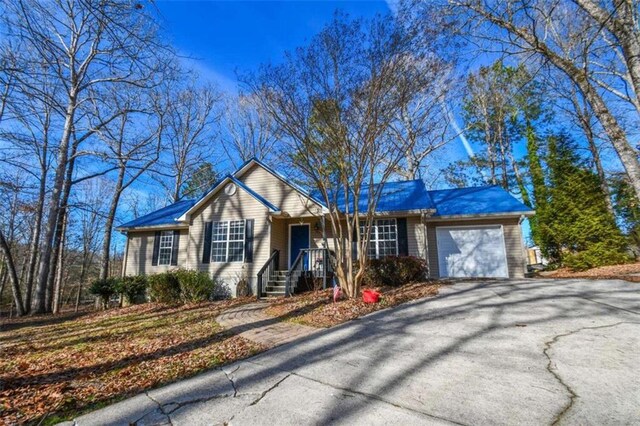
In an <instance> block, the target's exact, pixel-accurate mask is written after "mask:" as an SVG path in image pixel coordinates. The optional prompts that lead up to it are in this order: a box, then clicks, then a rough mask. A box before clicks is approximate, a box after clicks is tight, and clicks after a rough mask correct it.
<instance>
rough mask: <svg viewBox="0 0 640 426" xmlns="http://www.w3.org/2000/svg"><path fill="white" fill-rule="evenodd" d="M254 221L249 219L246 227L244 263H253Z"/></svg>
mask: <svg viewBox="0 0 640 426" xmlns="http://www.w3.org/2000/svg"><path fill="white" fill-rule="evenodd" d="M254 222H255V220H254V219H247V221H246V222H245V225H244V263H253V223H254Z"/></svg>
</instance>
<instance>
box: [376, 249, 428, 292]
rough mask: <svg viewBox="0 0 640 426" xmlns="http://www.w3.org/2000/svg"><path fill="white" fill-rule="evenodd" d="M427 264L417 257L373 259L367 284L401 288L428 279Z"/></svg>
mask: <svg viewBox="0 0 640 426" xmlns="http://www.w3.org/2000/svg"><path fill="white" fill-rule="evenodd" d="M427 272H428V269H427V262H426V261H425V260H424V259H420V258H418V257H415V256H387V257H383V258H382V259H371V260H370V261H369V264H368V266H367V272H366V276H365V282H366V283H367V284H369V285H388V286H394V287H396V286H401V285H404V284H408V283H411V282H416V281H422V280H424V279H425V278H426V277H427Z"/></svg>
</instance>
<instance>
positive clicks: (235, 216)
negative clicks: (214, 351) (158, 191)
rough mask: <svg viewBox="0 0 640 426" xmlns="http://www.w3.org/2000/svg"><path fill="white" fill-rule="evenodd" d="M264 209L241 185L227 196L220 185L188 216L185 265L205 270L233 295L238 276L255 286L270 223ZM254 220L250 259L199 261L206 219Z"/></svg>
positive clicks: (266, 254)
mask: <svg viewBox="0 0 640 426" xmlns="http://www.w3.org/2000/svg"><path fill="white" fill-rule="evenodd" d="M268 214H269V211H268V209H267V208H266V207H265V206H264V205H263V204H262V203H260V202H259V201H258V200H256V199H255V198H254V197H253V196H251V195H250V194H249V193H248V192H246V191H244V190H243V189H242V188H237V190H236V192H235V194H233V195H227V194H226V193H225V190H224V188H221V190H220V191H218V193H217V194H216V195H215V196H214V197H213V198H211V199H210V200H209V202H208V203H207V204H205V205H204V206H202V207H201V208H200V209H198V210H197V211H195V212H193V214H192V215H191V223H190V226H189V240H188V247H187V250H188V256H187V264H188V266H189V268H192V269H197V270H200V271H205V272H207V273H209V274H210V275H211V276H212V277H213V278H217V279H221V280H223V281H224V282H225V283H227V285H229V287H230V290H231V293H232V294H233V295H235V286H236V284H237V282H238V281H239V280H241V279H249V281H250V283H251V285H252V286H254V287H255V278H256V275H257V273H258V270H259V269H260V268H261V267H262V266H263V265H264V263H265V262H266V261H267V259H268V258H269V254H270V252H271V250H270V243H271V224H270V222H269V218H268ZM246 219H254V221H255V222H254V229H253V262H252V263H244V262H211V263H202V252H203V248H204V226H205V223H206V222H219V221H228V220H246Z"/></svg>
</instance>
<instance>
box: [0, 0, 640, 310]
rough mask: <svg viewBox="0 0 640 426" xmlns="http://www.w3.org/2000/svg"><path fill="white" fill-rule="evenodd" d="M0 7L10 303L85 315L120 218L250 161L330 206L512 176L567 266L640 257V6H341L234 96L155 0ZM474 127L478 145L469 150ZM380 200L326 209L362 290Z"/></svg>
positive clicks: (343, 258) (559, 1)
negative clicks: (399, 186)
mask: <svg viewBox="0 0 640 426" xmlns="http://www.w3.org/2000/svg"><path fill="white" fill-rule="evenodd" d="M0 15H1V18H0V31H1V32H2V38H1V40H0V148H1V153H0V197H1V199H2V203H3V205H4V209H3V210H2V211H1V212H0V249H1V250H0V309H1V312H0V315H3V316H4V315H7V314H8V312H7V311H11V312H12V314H13V315H24V314H29V313H49V312H53V313H55V312H58V311H59V310H60V309H61V307H62V306H63V305H69V306H74V305H75V308H76V309H77V308H78V306H79V305H81V304H82V302H83V300H85V299H87V300H88V299H89V295H88V293H87V287H88V283H89V282H90V281H92V280H94V279H97V278H101V279H104V278H107V277H109V276H118V275H119V274H120V272H121V271H120V261H121V258H122V253H123V247H122V244H119V243H118V241H119V239H118V237H117V236H116V234H115V233H114V226H115V225H117V224H118V223H120V222H122V221H124V219H130V218H135V217H138V216H140V215H143V214H145V213H148V212H150V211H152V210H154V209H156V208H159V207H162V206H164V205H166V204H167V203H168V202H173V201H178V200H181V199H184V198H193V197H198V196H200V195H201V194H202V193H203V192H204V191H206V190H207V189H208V188H210V187H211V185H212V184H213V183H214V182H215V181H216V180H217V177H218V176H220V175H222V174H223V172H224V171H226V169H227V168H232V167H234V166H237V165H239V164H241V163H242V162H243V161H245V160H247V159H249V158H251V157H257V158H260V159H268V160H271V161H272V162H273V163H274V164H275V165H277V166H282V168H283V169H287V170H289V171H290V174H291V177H292V178H293V179H296V181H297V182H299V183H300V184H303V185H305V186H307V187H309V188H313V189H315V190H318V191H320V193H321V195H322V198H323V201H324V202H325V204H326V205H327V206H330V207H331V206H336V205H337V204H338V202H339V200H340V199H342V200H354V199H356V200H357V199H359V197H360V194H361V193H362V191H363V190H365V188H367V187H369V188H373V186H372V184H373V183H374V182H376V183H379V182H385V181H388V180H394V179H424V180H425V181H426V182H427V183H428V184H429V185H432V186H438V185H445V184H447V185H450V186H468V185H485V184H491V185H500V186H502V187H503V188H505V189H506V190H508V191H509V192H511V193H512V194H516V195H517V196H518V197H519V198H520V199H521V200H522V201H523V202H524V203H525V204H527V205H528V206H531V207H533V208H535V210H536V212H537V215H536V216H535V217H534V218H532V219H531V220H530V226H531V240H530V243H531V244H532V245H533V244H536V245H538V246H539V247H540V248H541V250H542V253H543V255H544V256H545V257H546V258H547V259H548V261H549V263H550V266H551V267H556V266H569V267H571V268H575V269H586V268H590V267H594V266H599V265H604V264H616V263H623V262H627V261H631V260H632V259H633V258H634V256H635V253H637V252H638V245H639V244H640V206H639V203H638V199H639V196H640V161H639V159H638V147H637V146H636V145H635V144H637V143H638V140H639V130H640V129H639V128H638V123H639V122H640V121H639V118H640V100H639V98H638V94H639V93H640V25H639V21H638V3H637V2H635V1H612V2H596V1H592V0H576V1H575V2H573V1H568V0H553V1H534V2H530V1H519V0H507V1H498V0H496V1H489V0H485V1H481V0H451V1H441V2H418V1H411V2H406V3H403V4H402V7H401V8H400V10H399V12H398V14H397V15H395V16H394V15H388V16H378V17H376V18H374V19H354V18H351V17H349V16H347V15H345V14H343V13H339V12H337V13H336V14H335V16H334V19H333V21H332V22H331V23H329V24H328V25H327V26H325V28H324V29H323V30H322V31H321V32H320V33H319V34H317V35H316V36H315V37H314V38H313V39H311V40H310V41H309V42H308V43H307V44H306V45H305V46H302V47H300V48H299V49H298V50H296V51H294V52H290V53H288V54H287V55H285V57H284V59H283V60H282V61H280V62H278V63H272V64H264V65H263V66H262V67H260V68H259V69H257V70H244V71H243V72H242V73H241V74H240V78H239V87H240V93H238V94H231V93H226V92H223V91H222V90H221V89H220V88H218V87H216V86H215V84H214V82H210V81H205V79H203V78H201V77H200V76H198V75H197V73H195V72H194V71H193V70H190V69H188V68H186V67H185V65H184V61H181V60H180V57H179V55H178V54H177V52H176V50H175V48H174V47H173V46H171V44H170V43H168V42H167V41H166V40H167V39H168V37H167V34H166V31H165V29H164V28H163V27H162V26H161V24H160V19H158V12H157V10H156V9H155V8H154V6H153V4H152V3H144V2H132V1H120V0H114V1H108V2H104V1H100V2H98V1H94V0H76V1H72V2H66V1H61V0H55V1H38V0H7V1H5V2H3V4H2V5H1V6H0ZM480 56H481V60H479V59H478V58H479V57H480ZM459 140H464V144H465V147H466V149H467V152H468V158H467V159H464V160H459V161H457V160H454V161H452V160H451V158H452V157H450V156H449V155H448V153H449V151H448V150H449V148H450V147H451V146H452V145H454V144H459V143H460V142H459ZM379 193H380V191H375V190H373V191H368V193H367V197H368V201H369V202H368V203H367V207H366V209H364V210H365V211H362V210H361V209H360V207H359V206H358V203H355V205H354V206H353V208H352V209H351V210H349V207H347V211H342V212H339V211H337V210H336V209H333V208H329V213H328V223H327V226H328V227H329V228H330V229H331V231H332V233H333V235H335V236H337V237H338V240H339V241H341V244H340V245H338V247H337V248H336V259H337V263H336V265H335V266H336V268H335V270H336V273H337V275H338V278H339V281H340V284H341V286H342V287H343V289H344V291H345V292H346V294H347V295H350V296H355V295H357V294H358V292H359V286H360V281H361V279H362V275H363V274H364V271H365V268H366V262H367V257H366V256H359V255H358V254H359V253H364V252H366V247H367V244H368V233H367V232H363V229H367V228H368V225H369V224H370V222H371V220H372V218H373V213H374V211H375V207H376V203H377V198H378V197H379ZM346 205H347V206H349V203H348V202H347V203H346ZM345 218H347V220H346V221H345V220H344V219H345ZM352 247H356V248H357V250H356V252H355V253H353V251H352V249H351V248H352ZM9 306H11V308H9Z"/></svg>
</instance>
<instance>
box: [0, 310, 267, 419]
mask: <svg viewBox="0 0 640 426" xmlns="http://www.w3.org/2000/svg"><path fill="white" fill-rule="evenodd" d="M254 300H255V299H253V298H244V299H234V300H229V301H221V302H208V303H201V304H194V305H183V306H167V305H161V304H155V303H148V304H144V305H137V306H131V307H127V308H122V309H113V310H109V311H104V312H96V313H93V314H84V315H82V316H79V317H74V316H70V317H65V316H63V317H62V318H60V317H56V316H49V317H48V318H47V317H37V318H31V319H26V318H25V319H16V320H12V321H9V322H4V323H3V325H2V332H0V424H23V423H33V424H36V423H38V422H40V421H42V420H44V423H54V422H55V421H61V420H64V419H66V418H70V417H71V416H74V415H76V414H77V413H79V412H84V411H88V410H89V409H92V408H97V407H99V406H102V405H105V404H107V403H110V402H113V401H116V400H119V399H123V398H124V397H127V396H131V395H134V394H137V393H139V392H141V391H143V390H146V389H149V388H153V387H157V386H159V385H162V384H165V383H169V382H172V381H175V380H177V379H182V378H185V377H188V376H192V375H194V374H196V373H198V372H201V371H203V370H206V369H210V368H212V367H215V366H219V365H222V364H225V363H229V362H233V361H236V360H238V359H242V358H246V357H248V356H251V355H253V354H255V353H257V352H259V351H261V350H264V349H265V348H263V347H261V346H260V345H258V344H256V343H253V342H251V341H249V340H246V339H244V338H242V337H239V336H235V335H232V334H229V333H227V332H225V331H224V330H222V328H221V327H220V325H218V324H217V323H216V321H215V318H216V317H217V316H218V315H219V314H220V313H221V312H222V311H224V310H225V309H228V308H230V307H232V306H236V305H238V304H242V303H247V302H253V301H254Z"/></svg>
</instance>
